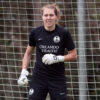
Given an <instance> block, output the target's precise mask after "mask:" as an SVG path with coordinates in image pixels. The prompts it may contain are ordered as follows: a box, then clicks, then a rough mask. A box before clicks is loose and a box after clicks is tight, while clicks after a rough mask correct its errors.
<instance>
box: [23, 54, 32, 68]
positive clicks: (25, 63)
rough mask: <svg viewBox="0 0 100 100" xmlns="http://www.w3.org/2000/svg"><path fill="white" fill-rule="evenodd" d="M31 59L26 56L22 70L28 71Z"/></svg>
mask: <svg viewBox="0 0 100 100" xmlns="http://www.w3.org/2000/svg"><path fill="white" fill-rule="evenodd" d="M30 59H31V56H30V55H28V54H25V55H24V58H23V60H22V69H27V67H28V66H29V63H30Z"/></svg>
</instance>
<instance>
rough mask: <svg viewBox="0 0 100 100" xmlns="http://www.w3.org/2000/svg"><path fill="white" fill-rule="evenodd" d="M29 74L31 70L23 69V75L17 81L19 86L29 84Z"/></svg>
mask: <svg viewBox="0 0 100 100" xmlns="http://www.w3.org/2000/svg"><path fill="white" fill-rule="evenodd" d="M28 75H29V72H28V71H27V70H26V69H22V71H21V75H20V77H19V79H18V81H17V82H18V85H19V86H25V85H28V79H27V76H28Z"/></svg>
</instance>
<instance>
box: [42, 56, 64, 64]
mask: <svg viewBox="0 0 100 100" xmlns="http://www.w3.org/2000/svg"><path fill="white" fill-rule="evenodd" d="M42 62H43V63H44V64H47V65H51V64H54V63H59V62H64V56H56V55H54V54H45V55H44V56H43V57H42Z"/></svg>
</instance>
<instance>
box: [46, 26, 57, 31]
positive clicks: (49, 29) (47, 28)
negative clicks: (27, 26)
mask: <svg viewBox="0 0 100 100" xmlns="http://www.w3.org/2000/svg"><path fill="white" fill-rule="evenodd" d="M44 27H45V29H46V30H47V31H53V30H55V27H56V25H54V26H53V27H46V26H44Z"/></svg>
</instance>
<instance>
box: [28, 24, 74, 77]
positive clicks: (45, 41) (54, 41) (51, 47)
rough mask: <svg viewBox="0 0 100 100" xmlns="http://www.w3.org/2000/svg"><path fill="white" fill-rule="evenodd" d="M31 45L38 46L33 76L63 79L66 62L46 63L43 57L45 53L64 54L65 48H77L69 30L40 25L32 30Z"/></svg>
mask: <svg viewBox="0 0 100 100" xmlns="http://www.w3.org/2000/svg"><path fill="white" fill-rule="evenodd" d="M29 46H34V47H36V63H35V67H34V71H33V76H35V77H40V78H52V79H63V78H64V76H65V75H64V74H65V67H64V63H62V62H60V63H56V64H51V65H45V64H44V63H42V57H43V56H44V55H45V54H49V53H51V54H55V55H64V51H65V49H67V50H68V51H70V50H72V49H74V48H75V45H74V43H73V40H72V38H71V35H70V33H69V31H67V30H66V29H64V28H62V27H60V26H58V25H56V28H55V30H53V31H47V30H45V28H44V26H40V27H38V28H35V29H33V30H32V31H31V33H30V36H29Z"/></svg>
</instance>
